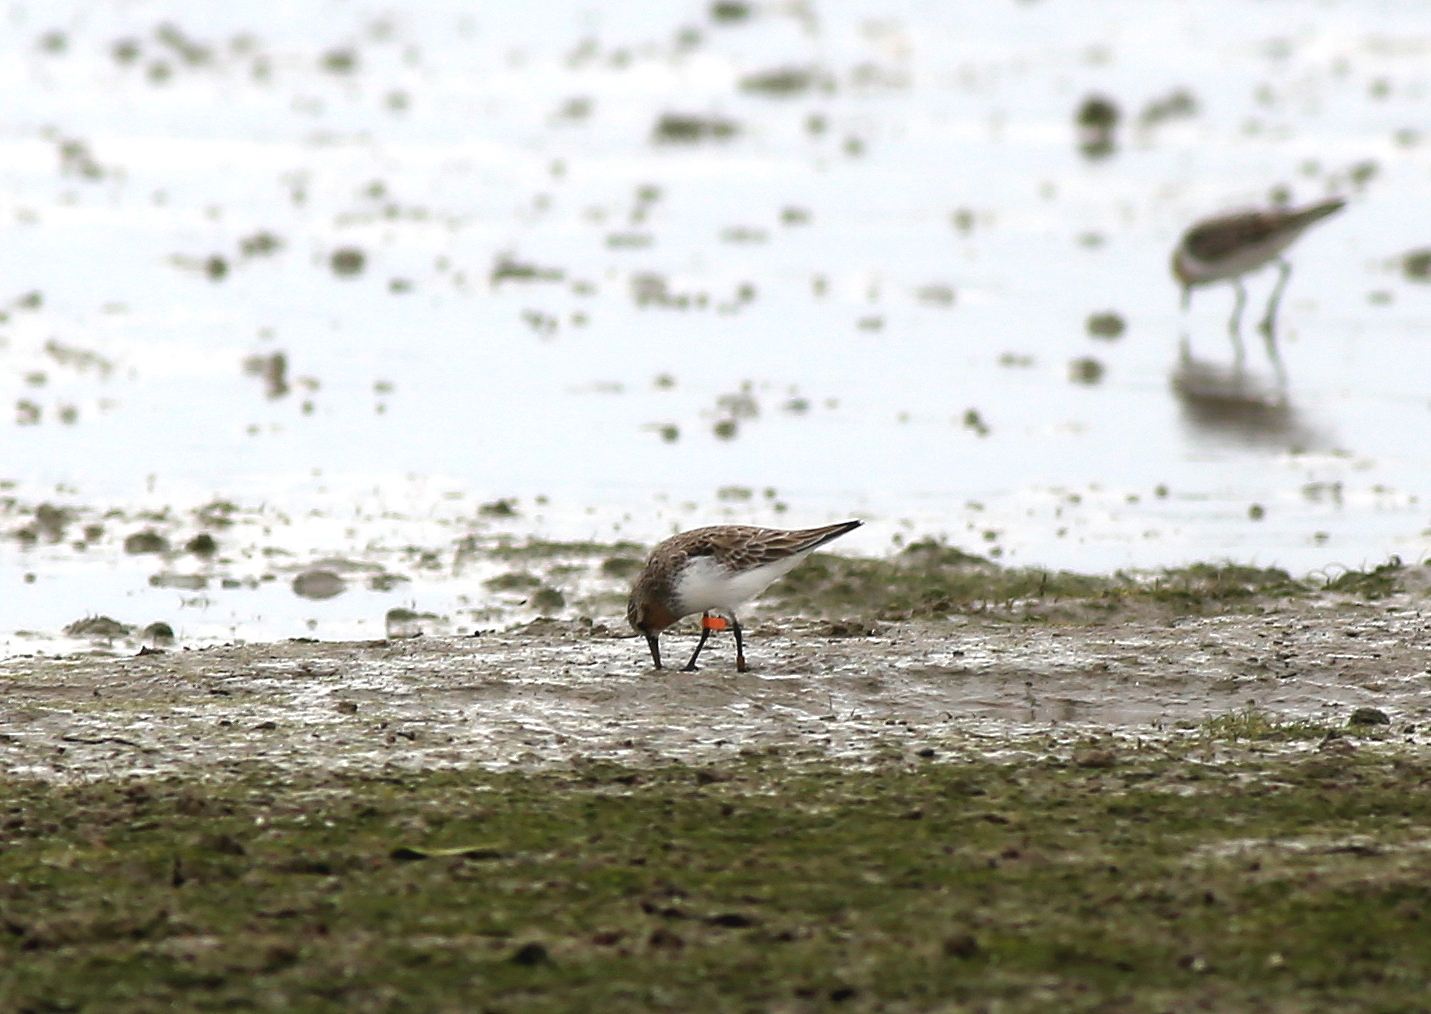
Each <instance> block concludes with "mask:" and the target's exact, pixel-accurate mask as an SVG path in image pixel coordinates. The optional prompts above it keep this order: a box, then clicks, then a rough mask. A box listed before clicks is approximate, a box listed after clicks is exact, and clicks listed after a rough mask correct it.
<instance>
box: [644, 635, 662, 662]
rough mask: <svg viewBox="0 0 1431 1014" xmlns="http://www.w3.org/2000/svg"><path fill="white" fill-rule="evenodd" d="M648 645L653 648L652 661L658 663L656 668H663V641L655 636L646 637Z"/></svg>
mask: <svg viewBox="0 0 1431 1014" xmlns="http://www.w3.org/2000/svg"><path fill="white" fill-rule="evenodd" d="M646 644H647V645H649V646H650V648H651V661H653V662H655V663H656V668H657V669H659V668H661V641H660V639H659V638H658V637H657V636H656V635H655V634H647V635H646Z"/></svg>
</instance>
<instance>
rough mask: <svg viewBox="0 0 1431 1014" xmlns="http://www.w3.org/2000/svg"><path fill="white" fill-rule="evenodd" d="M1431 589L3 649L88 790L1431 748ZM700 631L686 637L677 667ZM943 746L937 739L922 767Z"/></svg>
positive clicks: (7, 748)
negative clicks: (1296, 725) (36, 652)
mask: <svg viewBox="0 0 1431 1014" xmlns="http://www.w3.org/2000/svg"><path fill="white" fill-rule="evenodd" d="M1427 613H1428V610H1427V599H1426V597H1425V595H1424V594H1422V593H1420V592H1419V591H1418V592H1415V593H1412V592H1400V593H1398V594H1395V595H1391V596H1388V597H1386V598H1383V599H1378V600H1375V601H1364V600H1360V599H1356V598H1351V597H1347V596H1340V595H1332V594H1325V595H1319V596H1313V597H1309V598H1301V599H1289V600H1281V601H1272V602H1266V603H1263V604H1260V605H1258V606H1257V607H1255V608H1252V609H1248V608H1245V607H1244V608H1241V609H1237V610H1230V611H1229V610H1218V611H1215V612H1210V613H1206V614H1202V615H1182V616H1177V615H1168V614H1167V613H1165V612H1163V611H1160V610H1157V609H1149V608H1127V609H1122V610H1119V611H1118V612H1117V613H1116V614H1115V615H1112V616H1108V617H1104V618H1097V619H1085V620H1083V621H1081V622H1049V621H1047V620H1044V619H1040V618H1036V617H1035V618H1024V619H1019V618H1010V617H1008V616H1005V615H1001V614H993V613H988V614H980V615H957V616H952V617H949V618H942V619H934V620H913V621H905V622H878V623H869V622H864V621H833V622H832V621H813V620H799V619H766V620H756V621H754V622H753V623H752V624H751V625H750V638H751V648H750V654H751V659H752V663H753V665H754V666H755V669H756V671H754V672H751V673H749V674H743V675H742V674H737V673H736V672H734V669H733V666H732V664H731V659H730V657H729V655H730V650H729V649H730V646H729V645H727V644H722V643H716V644H714V645H713V647H714V650H709V649H708V652H707V656H708V657H707V659H706V663H707V664H706V665H705V666H704V668H703V669H702V671H701V672H699V673H696V674H688V673H681V672H674V671H665V672H661V673H656V672H654V671H652V670H650V669H649V665H648V663H647V661H646V660H645V652H644V646H643V645H641V644H640V643H639V642H637V641H634V640H632V639H631V638H629V637H628V636H626V634H625V632H624V631H622V630H619V629H616V628H614V627H608V626H606V625H604V624H601V623H595V624H593V623H592V622H591V621H582V620H577V621H556V620H539V621H536V622H533V623H529V624H525V625H523V626H519V627H516V628H513V629H511V630H508V631H505V632H499V633H486V634H482V635H480V636H472V637H460V638H451V637H420V638H413V639H409V640H393V641H373V642H361V643H360V642H341V643H340V642H317V641H286V642H281V643H274V644H252V645H238V646H226V647H216V648H206V649H195V650H188V651H186V650H170V651H164V652H158V653H147V654H143V655H139V656H129V657H113V656H108V655H69V656H63V657H40V656H17V657H13V658H9V659H5V660H3V661H0V682H3V685H4V688H5V692H4V697H3V703H0V730H3V733H2V734H0V769H2V770H3V771H4V773H5V775H6V776H7V777H10V778H41V779H46V780H52V779H53V780H76V779H93V778H106V777H125V776H145V775H155V774H166V773H188V774H194V775H202V774H216V773H218V772H221V771H223V770H226V769H232V768H236V767H242V766H246V765H252V764H258V765H274V766H277V767H280V768H285V769H331V770H344V771H352V772H355V773H360V772H376V771H382V770H385V769H401V770H409V769H424V768H443V767H468V766H475V767H483V768H489V769H505V768H513V767H515V768H522V769H539V768H547V767H552V766H557V765H564V764H568V763H573V762H580V761H588V760H607V761H614V762H619V763H623V764H636V765H647V764H661V763H670V762H677V763H701V762H707V761H711V760H718V759H721V758H730V757H734V756H738V755H740V754H742V753H745V752H749V751H761V750H767V749H772V748H773V749H778V750H780V751H782V752H793V753H796V754H802V755H809V756H811V757H843V758H861V757H870V758H874V757H880V756H888V755H890V754H891V753H894V754H900V753H909V754H916V753H918V752H920V751H934V752H935V753H937V754H941V755H946V756H947V755H950V754H954V755H971V756H974V755H977V756H982V757H997V756H1000V755H1002V754H1003V753H1004V752H1006V751H1008V750H1009V749H1011V748H1014V744H1021V745H1019V746H1018V747H1017V749H1025V748H1027V744H1028V743H1029V742H1031V741H1033V740H1036V741H1037V742H1038V743H1039V744H1040V745H1039V747H1038V749H1040V750H1044V751H1053V752H1059V751H1061V750H1071V749H1073V747H1074V746H1075V745H1077V744H1079V743H1084V742H1086V741H1087V740H1088V737H1090V736H1097V735H1105V734H1112V735H1115V736H1119V737H1133V738H1136V739H1138V740H1149V739H1152V740H1156V739H1159V738H1162V737H1179V736H1185V735H1187V734H1188V733H1189V732H1190V731H1195V730H1197V729H1198V728H1199V727H1200V726H1201V725H1202V724H1203V723H1206V722H1208V721H1211V720H1216V719H1218V718H1219V716H1227V715H1230V714H1238V713H1246V712H1249V711H1251V712H1256V713H1258V714H1265V715H1266V716H1268V717H1269V718H1270V719H1271V720H1274V721H1279V722H1301V723H1307V724H1308V725H1309V726H1312V727H1325V729H1327V730H1328V731H1333V730H1337V729H1344V728H1346V726H1347V723H1348V720H1349V717H1350V716H1351V715H1352V713H1353V712H1354V711H1355V710H1356V709H1358V708H1373V709H1376V710H1377V711H1378V712H1380V713H1381V714H1383V715H1384V716H1386V718H1387V719H1388V722H1389V724H1385V725H1381V726H1380V728H1379V729H1377V730H1376V731H1377V732H1378V733H1381V734H1382V738H1385V739H1390V740H1394V741H1398V742H1400V741H1406V742H1411V743H1425V742H1427V741H1428V739H1431V651H1428V645H1427V629H1428V625H1427V619H1428V615H1427ZM687 640H688V638H685V637H675V638H671V639H670V641H671V643H670V645H669V649H668V650H669V651H670V655H671V657H672V658H678V657H680V656H681V653H682V652H683V651H684V650H686V649H687V647H688V645H687V644H686V641H687ZM927 755H928V754H927V753H926V756H927Z"/></svg>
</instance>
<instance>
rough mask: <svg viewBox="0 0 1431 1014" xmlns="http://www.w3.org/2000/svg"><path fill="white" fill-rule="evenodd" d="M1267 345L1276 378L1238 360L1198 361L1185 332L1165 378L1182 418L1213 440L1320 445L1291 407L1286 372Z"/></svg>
mask: <svg viewBox="0 0 1431 1014" xmlns="http://www.w3.org/2000/svg"><path fill="white" fill-rule="evenodd" d="M1267 345H1268V354H1269V355H1270V356H1272V358H1273V362H1274V364H1276V366H1277V368H1276V376H1275V378H1269V377H1268V376H1267V375H1266V374H1263V373H1257V372H1253V371H1250V370H1248V369H1247V368H1246V367H1245V365H1244V363H1243V361H1242V360H1241V359H1239V360H1237V361H1236V362H1234V363H1232V364H1230V365H1229V364H1226V363H1219V362H1212V361H1209V360H1206V359H1196V358H1194V357H1193V355H1192V351H1191V348H1190V347H1189V344H1188V339H1187V335H1183V336H1182V339H1181V341H1180V343H1179V349H1178V361H1177V363H1176V364H1175V365H1174V367H1173V370H1172V373H1171V374H1170V376H1169V380H1170V382H1171V384H1172V388H1173V393H1174V394H1176V395H1177V397H1178V400H1179V402H1181V403H1182V407H1183V418H1184V419H1185V420H1186V421H1187V423H1188V424H1189V425H1190V426H1191V427H1192V428H1193V429H1194V430H1196V431H1197V432H1198V433H1199V434H1201V435H1202V436H1205V437H1208V438H1211V439H1212V440H1214V441H1217V442H1224V443H1235V444H1238V445H1242V446H1262V447H1268V448H1272V449H1276V450H1294V451H1301V450H1309V449H1312V448H1314V447H1316V446H1319V445H1321V444H1323V443H1324V442H1325V440H1324V438H1323V436H1322V435H1321V434H1319V433H1317V431H1316V430H1314V429H1313V428H1312V427H1310V426H1309V425H1308V424H1307V422H1306V421H1305V419H1303V417H1302V415H1301V413H1300V412H1298V411H1297V409H1296V408H1295V407H1294V406H1293V405H1292V402H1291V399H1290V397H1289V395H1288V391H1287V378H1286V373H1285V372H1284V371H1283V370H1282V369H1281V368H1280V364H1281V359H1280V357H1278V356H1277V353H1276V345H1275V343H1274V341H1273V339H1272V337H1270V336H1269V337H1268V342H1267Z"/></svg>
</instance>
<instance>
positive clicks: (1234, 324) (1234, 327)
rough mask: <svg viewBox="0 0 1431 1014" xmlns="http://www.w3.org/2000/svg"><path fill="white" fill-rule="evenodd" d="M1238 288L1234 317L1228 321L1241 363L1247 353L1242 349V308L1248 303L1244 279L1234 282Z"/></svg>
mask: <svg viewBox="0 0 1431 1014" xmlns="http://www.w3.org/2000/svg"><path fill="white" fill-rule="evenodd" d="M1232 284H1233V285H1234V286H1236V288H1237V302H1235V303H1233V304H1232V319H1231V320H1229V321H1228V322H1227V333H1228V334H1229V335H1231V336H1232V347H1233V348H1234V349H1236V350H1237V362H1238V364H1239V365H1241V363H1242V360H1243V359H1244V358H1245V356H1246V353H1245V352H1244V351H1243V349H1242V308H1243V307H1244V306H1246V305H1247V290H1246V289H1244V288H1243V287H1242V279H1241V278H1238V279H1235V280H1234V281H1233V283H1232Z"/></svg>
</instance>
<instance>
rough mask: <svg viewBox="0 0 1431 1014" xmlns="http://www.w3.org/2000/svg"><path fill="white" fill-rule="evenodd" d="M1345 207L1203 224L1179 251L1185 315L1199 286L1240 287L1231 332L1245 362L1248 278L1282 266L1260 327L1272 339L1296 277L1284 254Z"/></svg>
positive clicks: (1176, 264) (1335, 203) (1331, 204)
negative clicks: (1310, 229) (1243, 327)
mask: <svg viewBox="0 0 1431 1014" xmlns="http://www.w3.org/2000/svg"><path fill="white" fill-rule="evenodd" d="M1345 204H1346V201H1344V200H1342V199H1341V198H1339V197H1334V198H1332V199H1330V200H1326V201H1319V202H1318V203H1316V204H1310V205H1308V206H1307V207H1305V208H1295V209H1294V208H1289V209H1273V210H1268V211H1242V212H1233V213H1232V214H1227V215H1219V216H1217V217H1216V218H1209V219H1205V220H1204V221H1201V222H1198V223H1197V224H1196V225H1194V226H1193V227H1192V228H1191V229H1189V230H1188V231H1187V232H1186V233H1184V234H1183V238H1182V239H1181V240H1180V241H1179V242H1178V246H1177V249H1176V250H1174V251H1173V275H1174V276H1175V277H1176V278H1177V280H1178V281H1179V282H1180V283H1182V287H1183V310H1184V311H1186V310H1187V308H1188V303H1189V302H1190V301H1191V299H1192V290H1193V289H1194V288H1195V287H1196V286H1199V285H1210V284H1212V283H1213V282H1221V281H1226V280H1231V281H1232V283H1233V285H1235V286H1236V287H1237V302H1236V304H1235V305H1234V306H1233V308H1232V318H1231V319H1230V320H1229V321H1228V330H1229V331H1230V332H1231V333H1232V337H1233V341H1234V342H1235V343H1236V345H1237V358H1238V359H1239V360H1241V359H1242V341H1241V337H1240V333H1241V325H1242V308H1243V306H1244V304H1245V303H1246V302H1247V292H1246V290H1245V289H1243V287H1242V276H1243V275H1246V274H1250V273H1251V272H1253V271H1256V270H1258V269H1259V268H1262V267H1265V266H1266V265H1268V264H1272V263H1275V264H1276V265H1277V270H1278V273H1279V275H1278V278H1277V285H1276V287H1275V288H1273V290H1272V297H1271V298H1270V299H1269V300H1268V301H1267V312H1266V314H1265V315H1264V316H1263V318H1262V322H1261V323H1260V324H1259V325H1258V326H1259V327H1260V329H1261V331H1262V333H1263V334H1264V335H1266V336H1268V338H1269V339H1270V337H1271V336H1272V333H1273V328H1274V327H1275V326H1276V322H1277V304H1278V303H1279V302H1281V299H1282V290H1283V289H1284V288H1286V286H1287V279H1288V278H1290V277H1291V275H1292V265H1291V264H1289V263H1287V261H1286V260H1285V259H1284V258H1283V257H1282V251H1283V250H1285V249H1287V247H1289V246H1291V245H1292V243H1293V242H1294V241H1295V240H1296V239H1297V237H1298V236H1300V235H1301V234H1302V233H1303V232H1305V231H1306V230H1307V228H1308V227H1309V226H1311V225H1313V224H1314V223H1316V222H1320V221H1321V220H1322V219H1324V218H1326V217H1327V216H1328V215H1331V214H1333V213H1335V212H1337V211H1340V210H1341V209H1342V207H1343V206H1344V205H1345Z"/></svg>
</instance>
